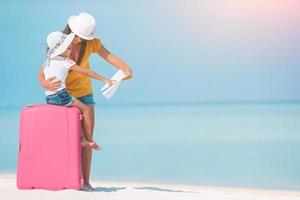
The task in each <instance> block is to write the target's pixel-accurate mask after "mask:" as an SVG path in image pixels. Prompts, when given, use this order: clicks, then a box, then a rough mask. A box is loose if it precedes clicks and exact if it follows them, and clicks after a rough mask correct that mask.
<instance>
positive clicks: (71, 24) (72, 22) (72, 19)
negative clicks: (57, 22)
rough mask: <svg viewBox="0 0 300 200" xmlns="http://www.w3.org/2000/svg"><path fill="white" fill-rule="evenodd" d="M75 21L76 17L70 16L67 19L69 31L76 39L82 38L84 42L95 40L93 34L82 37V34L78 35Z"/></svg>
mask: <svg viewBox="0 0 300 200" xmlns="http://www.w3.org/2000/svg"><path fill="white" fill-rule="evenodd" d="M76 20H77V16H70V17H69V18H68V25H69V27H70V29H71V31H72V32H73V33H75V34H76V35H77V36H78V37H80V38H82V39H85V40H93V39H95V36H94V35H93V34H90V35H83V34H82V33H80V32H79V31H78V27H77V25H76Z"/></svg>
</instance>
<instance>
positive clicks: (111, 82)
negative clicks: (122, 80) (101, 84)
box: [105, 79, 117, 85]
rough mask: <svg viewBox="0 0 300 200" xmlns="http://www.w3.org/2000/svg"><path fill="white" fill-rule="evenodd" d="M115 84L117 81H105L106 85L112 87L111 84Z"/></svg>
mask: <svg viewBox="0 0 300 200" xmlns="http://www.w3.org/2000/svg"><path fill="white" fill-rule="evenodd" d="M116 82H117V81H115V80H111V79H107V80H105V83H108V84H109V85H112V84H114V83H116Z"/></svg>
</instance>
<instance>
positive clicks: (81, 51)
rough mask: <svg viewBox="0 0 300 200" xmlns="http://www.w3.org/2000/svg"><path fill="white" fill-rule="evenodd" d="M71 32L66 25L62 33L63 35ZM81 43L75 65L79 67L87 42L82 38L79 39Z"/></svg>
mask: <svg viewBox="0 0 300 200" xmlns="http://www.w3.org/2000/svg"><path fill="white" fill-rule="evenodd" d="M71 32H72V30H71V28H70V27H69V25H67V26H66V27H65V29H64V30H63V33H64V34H70V33H71ZM80 39H81V40H82V41H81V47H80V52H79V58H78V60H77V62H76V63H77V65H80V63H81V60H82V57H83V55H84V52H85V49H86V43H87V40H84V39H82V38H80Z"/></svg>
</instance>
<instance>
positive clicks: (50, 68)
mask: <svg viewBox="0 0 300 200" xmlns="http://www.w3.org/2000/svg"><path fill="white" fill-rule="evenodd" d="M74 37H75V34H74V33H70V34H68V35H66V34H63V33H61V32H52V33H50V34H49V35H48V37H47V45H48V48H49V49H48V53H47V59H46V61H45V63H44V67H43V71H44V75H45V78H46V79H47V78H49V77H53V76H55V77H56V78H57V79H59V80H61V86H60V88H58V89H57V91H56V92H53V91H48V90H46V91H45V94H46V101H47V103H48V104H54V105H61V106H74V107H77V108H79V109H80V111H81V112H82V114H83V132H84V133H82V131H81V144H82V145H83V146H86V145H89V146H90V147H92V148H93V149H95V150H100V147H99V146H98V145H97V144H96V142H94V141H93V138H92V128H91V125H90V124H89V123H88V122H89V121H90V119H89V115H88V106H86V105H84V104H83V103H81V102H80V101H79V100H77V99H75V98H74V97H72V96H71V95H69V94H68V92H67V91H66V89H65V88H66V86H65V79H66V77H67V75H68V71H69V70H73V71H76V72H78V73H81V74H84V75H87V76H89V77H91V78H94V79H97V80H101V81H104V82H106V83H108V84H112V83H114V81H113V80H110V79H107V78H105V77H103V76H101V75H99V74H97V73H95V72H94V71H91V70H86V69H84V68H82V67H80V66H78V65H77V64H76V63H75V62H74V61H72V60H70V59H68V57H69V55H70V52H71V42H72V41H73V39H74Z"/></svg>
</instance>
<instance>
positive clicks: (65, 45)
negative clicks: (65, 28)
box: [50, 33, 75, 58]
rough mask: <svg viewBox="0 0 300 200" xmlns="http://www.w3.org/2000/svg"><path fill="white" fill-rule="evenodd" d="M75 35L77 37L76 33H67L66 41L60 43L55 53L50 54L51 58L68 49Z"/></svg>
mask: <svg viewBox="0 0 300 200" xmlns="http://www.w3.org/2000/svg"><path fill="white" fill-rule="evenodd" d="M74 37H75V34H74V33H70V34H69V35H67V37H66V39H65V40H64V42H63V43H62V44H60V45H59V47H58V48H57V49H56V50H55V52H54V53H53V54H51V55H50V58H54V57H56V56H58V55H60V54H62V53H63V52H65V51H66V49H67V48H68V47H69V46H70V44H71V42H72V41H73V39H74Z"/></svg>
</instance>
